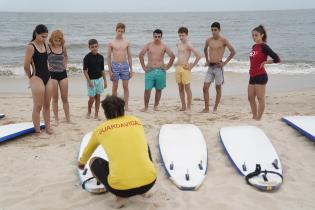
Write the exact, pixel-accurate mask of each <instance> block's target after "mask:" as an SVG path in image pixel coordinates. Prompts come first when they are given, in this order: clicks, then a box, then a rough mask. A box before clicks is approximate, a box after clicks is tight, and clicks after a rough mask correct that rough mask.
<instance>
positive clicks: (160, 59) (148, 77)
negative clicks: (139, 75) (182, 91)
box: [139, 29, 175, 112]
mask: <svg viewBox="0 0 315 210" xmlns="http://www.w3.org/2000/svg"><path fill="white" fill-rule="evenodd" d="M162 35H163V32H162V31H161V30H160V29H156V30H155V31H154V32H153V41H152V42H149V43H147V44H146V45H145V46H144V47H143V48H142V50H141V52H140V54H139V59H140V63H141V66H142V69H143V70H144V71H145V90H144V108H143V109H141V111H143V112H146V111H147V110H148V107H149V101H150V96H151V90H152V88H155V102H154V110H155V111H158V106H159V102H160V99H161V95H162V90H163V89H164V88H165V87H166V71H167V70H168V69H169V68H171V66H172V65H173V62H174V60H175V55H174V53H173V52H172V51H171V49H170V48H169V47H168V46H166V45H165V44H164V43H163V42H162ZM146 53H147V55H148V63H147V65H146V64H145V63H144V56H145V54H146ZM165 53H166V54H167V55H168V56H169V57H170V60H169V62H168V64H167V65H165V64H164V56H165Z"/></svg>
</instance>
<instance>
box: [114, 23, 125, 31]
mask: <svg viewBox="0 0 315 210" xmlns="http://www.w3.org/2000/svg"><path fill="white" fill-rule="evenodd" d="M119 28H121V29H123V30H124V31H125V30H126V25H125V24H123V23H117V25H116V31H117V29H119Z"/></svg>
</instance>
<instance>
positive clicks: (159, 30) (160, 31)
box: [153, 29, 163, 37]
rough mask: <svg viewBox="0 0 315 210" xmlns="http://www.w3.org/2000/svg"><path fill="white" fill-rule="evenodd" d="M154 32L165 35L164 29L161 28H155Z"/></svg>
mask: <svg viewBox="0 0 315 210" xmlns="http://www.w3.org/2000/svg"><path fill="white" fill-rule="evenodd" d="M153 34H161V37H162V36H163V31H162V30H161V29H155V30H154V31H153Z"/></svg>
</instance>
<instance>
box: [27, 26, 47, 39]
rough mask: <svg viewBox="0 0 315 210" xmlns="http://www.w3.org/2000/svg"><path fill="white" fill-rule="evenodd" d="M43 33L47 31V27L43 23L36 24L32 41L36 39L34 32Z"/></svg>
mask: <svg viewBox="0 0 315 210" xmlns="http://www.w3.org/2000/svg"><path fill="white" fill-rule="evenodd" d="M43 33H48V29H47V27H46V26H45V25H43V24H39V25H37V26H36V27H35V29H34V31H33V36H32V41H34V40H35V39H36V34H43ZM32 41H31V42H32Z"/></svg>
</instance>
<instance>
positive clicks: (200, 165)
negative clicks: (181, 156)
mask: <svg viewBox="0 0 315 210" xmlns="http://www.w3.org/2000/svg"><path fill="white" fill-rule="evenodd" d="M198 166H199V169H200V170H203V166H202V160H200V163H199V164H198Z"/></svg>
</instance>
